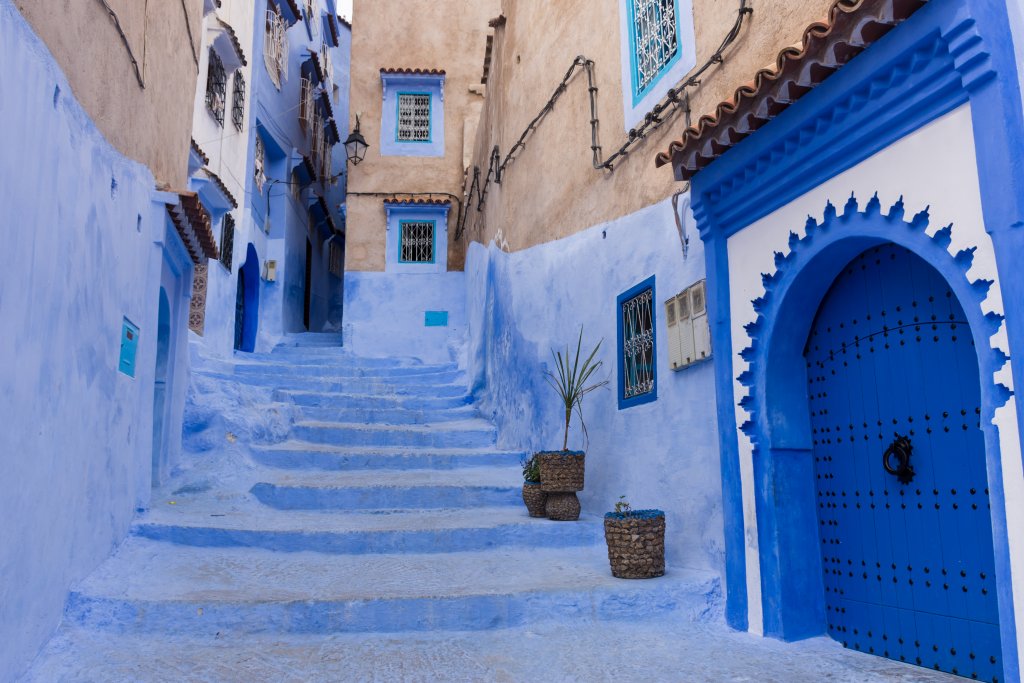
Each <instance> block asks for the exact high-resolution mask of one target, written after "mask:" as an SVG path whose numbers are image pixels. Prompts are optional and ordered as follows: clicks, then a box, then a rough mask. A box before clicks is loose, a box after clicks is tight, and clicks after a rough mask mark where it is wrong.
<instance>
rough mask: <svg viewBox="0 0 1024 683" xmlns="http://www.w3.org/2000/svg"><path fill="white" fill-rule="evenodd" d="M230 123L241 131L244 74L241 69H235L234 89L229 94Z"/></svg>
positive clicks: (243, 105)
mask: <svg viewBox="0 0 1024 683" xmlns="http://www.w3.org/2000/svg"><path fill="white" fill-rule="evenodd" d="M231 123H233V124H235V130H237V131H238V132H239V133H241V132H242V127H243V126H244V125H245V76H243V75H242V71H241V69H239V70H238V71H235V89H234V92H233V93H232V95H231Z"/></svg>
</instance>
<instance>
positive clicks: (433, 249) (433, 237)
mask: <svg viewBox="0 0 1024 683" xmlns="http://www.w3.org/2000/svg"><path fill="white" fill-rule="evenodd" d="M408 223H430V225H431V229H430V260H429V261H409V260H407V259H404V258H402V230H403V228H405V226H406V224H408ZM396 241H397V242H398V262H399V263H436V262H437V221H436V220H407V221H398V240H396Z"/></svg>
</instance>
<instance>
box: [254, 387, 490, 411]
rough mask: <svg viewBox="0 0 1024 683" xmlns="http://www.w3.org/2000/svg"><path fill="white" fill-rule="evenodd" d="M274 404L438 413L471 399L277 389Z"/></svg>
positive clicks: (465, 396) (273, 396) (463, 396)
mask: <svg viewBox="0 0 1024 683" xmlns="http://www.w3.org/2000/svg"><path fill="white" fill-rule="evenodd" d="M271 399H272V400H274V401H283V402H285V403H294V404H296V405H300V406H318V407H326V406H330V407H352V406H358V407H359V408H366V409H383V408H406V409H409V410H437V409H444V408H456V407H459V406H465V405H469V404H470V402H471V401H472V398H471V397H470V396H468V395H462V396H441V397H438V396H427V397H423V396H377V395H373V394H350V393H343V392H336V391H309V390H302V389H298V390H296V389H276V390H275V391H274V392H273V393H272V394H271Z"/></svg>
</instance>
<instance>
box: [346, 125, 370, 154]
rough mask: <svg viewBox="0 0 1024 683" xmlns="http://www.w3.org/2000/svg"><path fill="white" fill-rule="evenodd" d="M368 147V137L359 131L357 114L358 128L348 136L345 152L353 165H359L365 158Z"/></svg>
mask: <svg viewBox="0 0 1024 683" xmlns="http://www.w3.org/2000/svg"><path fill="white" fill-rule="evenodd" d="M368 147H369V145H368V144H366V138H364V137H363V134H362V133H360V132H359V116H356V128H355V130H353V131H352V132H351V133H349V136H348V138H347V139H346V140H345V153H346V154H347V155H348V160H349V161H350V162H352V165H353V166H358V165H359V162H360V161H362V160H363V157H365V156H366V149H367V148H368Z"/></svg>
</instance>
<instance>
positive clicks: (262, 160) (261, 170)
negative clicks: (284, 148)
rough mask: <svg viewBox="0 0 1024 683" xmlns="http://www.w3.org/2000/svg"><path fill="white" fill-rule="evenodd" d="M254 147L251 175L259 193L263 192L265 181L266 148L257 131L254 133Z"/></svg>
mask: <svg viewBox="0 0 1024 683" xmlns="http://www.w3.org/2000/svg"><path fill="white" fill-rule="evenodd" d="M254 147H255V149H254V150H253V171H252V177H253V182H255V183H256V190H257V191H258V192H259V193H260V194H263V186H264V184H266V182H267V174H266V171H265V166H266V161H267V159H266V156H267V148H266V145H265V143H264V142H263V138H261V137H260V135H259V133H257V134H256V144H255V145H254Z"/></svg>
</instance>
